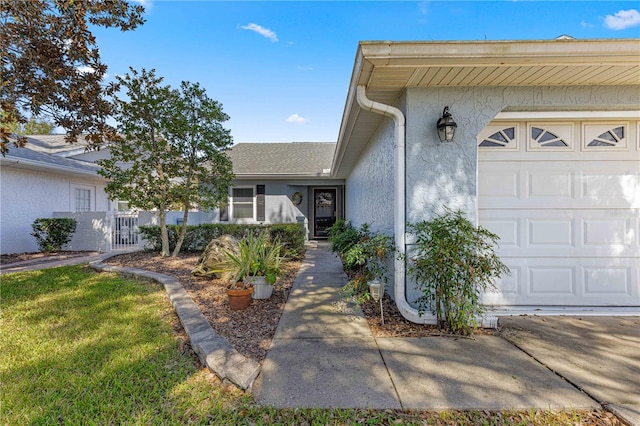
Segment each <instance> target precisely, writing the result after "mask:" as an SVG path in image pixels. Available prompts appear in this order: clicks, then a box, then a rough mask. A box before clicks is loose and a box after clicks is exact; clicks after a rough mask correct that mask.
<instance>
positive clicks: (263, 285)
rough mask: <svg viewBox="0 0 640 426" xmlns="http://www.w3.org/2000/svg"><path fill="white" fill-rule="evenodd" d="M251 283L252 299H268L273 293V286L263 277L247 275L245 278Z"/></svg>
mask: <svg viewBox="0 0 640 426" xmlns="http://www.w3.org/2000/svg"><path fill="white" fill-rule="evenodd" d="M247 280H249V282H250V283H251V284H253V298H254V299H268V298H270V297H271V294H272V293H273V286H272V285H271V284H269V283H268V282H267V279H266V278H265V277H249V278H247Z"/></svg>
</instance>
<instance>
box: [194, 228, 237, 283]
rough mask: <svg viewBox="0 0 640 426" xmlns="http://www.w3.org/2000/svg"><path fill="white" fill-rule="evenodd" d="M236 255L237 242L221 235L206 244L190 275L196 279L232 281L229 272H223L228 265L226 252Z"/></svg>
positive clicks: (228, 236) (230, 237)
mask: <svg viewBox="0 0 640 426" xmlns="http://www.w3.org/2000/svg"><path fill="white" fill-rule="evenodd" d="M227 251H230V252H232V253H236V254H237V253H238V240H236V239H235V238H234V237H232V236H231V235H222V236H221V237H219V238H215V239H213V240H211V241H210V242H209V244H207V247H206V248H205V249H204V251H203V252H202V255H201V256H200V258H199V259H198V264H197V265H196V267H195V268H194V270H193V271H191V273H192V274H193V275H195V276H198V277H213V278H220V279H222V280H224V281H230V280H231V279H233V274H232V273H231V272H224V271H221V270H224V268H225V265H226V264H227V263H228V258H227V255H226V252H227Z"/></svg>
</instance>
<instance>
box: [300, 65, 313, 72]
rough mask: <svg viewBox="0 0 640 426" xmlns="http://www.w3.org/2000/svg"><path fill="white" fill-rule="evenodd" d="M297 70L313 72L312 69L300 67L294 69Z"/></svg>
mask: <svg viewBox="0 0 640 426" xmlns="http://www.w3.org/2000/svg"><path fill="white" fill-rule="evenodd" d="M296 69H297V70H299V71H313V67H301V66H297V67H296Z"/></svg>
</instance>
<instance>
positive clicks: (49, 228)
mask: <svg viewBox="0 0 640 426" xmlns="http://www.w3.org/2000/svg"><path fill="white" fill-rule="evenodd" d="M31 228H32V229H33V232H32V233H31V235H33V236H34V237H35V238H36V242H37V243H38V248H39V249H40V251H42V252H45V253H46V252H55V251H60V250H62V246H63V245H65V244H67V243H68V242H69V241H71V236H72V235H73V233H74V232H76V220H75V219H73V218H68V217H60V218H40V219H36V220H34V221H33V223H32V224H31Z"/></svg>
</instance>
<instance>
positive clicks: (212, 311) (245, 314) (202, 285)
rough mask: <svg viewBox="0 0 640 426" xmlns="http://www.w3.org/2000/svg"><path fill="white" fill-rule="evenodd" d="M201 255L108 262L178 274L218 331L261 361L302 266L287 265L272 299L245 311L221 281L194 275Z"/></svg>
mask: <svg viewBox="0 0 640 426" xmlns="http://www.w3.org/2000/svg"><path fill="white" fill-rule="evenodd" d="M198 257H199V255H198V254H191V253H185V254H180V255H179V256H178V257H176V258H172V257H169V258H162V257H160V256H159V255H158V254H157V253H152V252H135V253H129V254H123V255H119V256H115V257H112V258H110V259H107V261H106V263H108V264H110V265H115V266H122V267H134V268H140V269H146V270H150V271H154V272H159V273H161V274H165V275H171V276H173V277H175V278H176V279H178V281H180V282H181V283H182V285H183V287H184V288H185V290H187V292H188V293H189V294H190V296H191V298H192V299H193V301H194V302H195V303H196V304H197V305H198V307H199V308H200V310H201V311H202V313H203V314H204V316H205V317H206V318H207V320H209V324H211V327H212V328H213V329H214V330H215V332H216V333H218V334H219V335H220V336H222V337H224V338H225V339H227V340H228V341H229V343H230V344H231V345H232V346H233V347H234V348H235V349H236V350H237V351H238V352H240V353H241V354H242V355H244V356H246V357H248V358H252V359H254V360H256V361H258V362H261V361H262V360H264V358H265V357H266V355H267V350H268V349H269V347H270V346H271V340H272V338H273V336H274V334H275V331H276V327H277V326H278V321H279V320H280V315H282V311H283V310H284V305H285V302H286V300H287V298H288V297H289V290H290V289H291V286H292V285H293V281H294V279H295V276H296V274H297V271H298V269H299V267H300V264H299V262H288V263H287V264H286V266H285V267H284V270H283V274H282V276H281V277H280V278H279V280H278V282H277V283H276V284H275V286H274V289H273V295H272V296H271V297H270V298H269V299H266V300H252V301H251V305H250V306H249V307H248V308H247V309H246V310H243V311H232V310H231V309H230V308H229V302H228V300H227V293H226V286H225V284H224V283H223V282H222V281H221V280H218V279H212V278H204V277H194V276H193V275H191V271H192V270H193V269H194V268H195V266H196V264H197V261H198Z"/></svg>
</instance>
